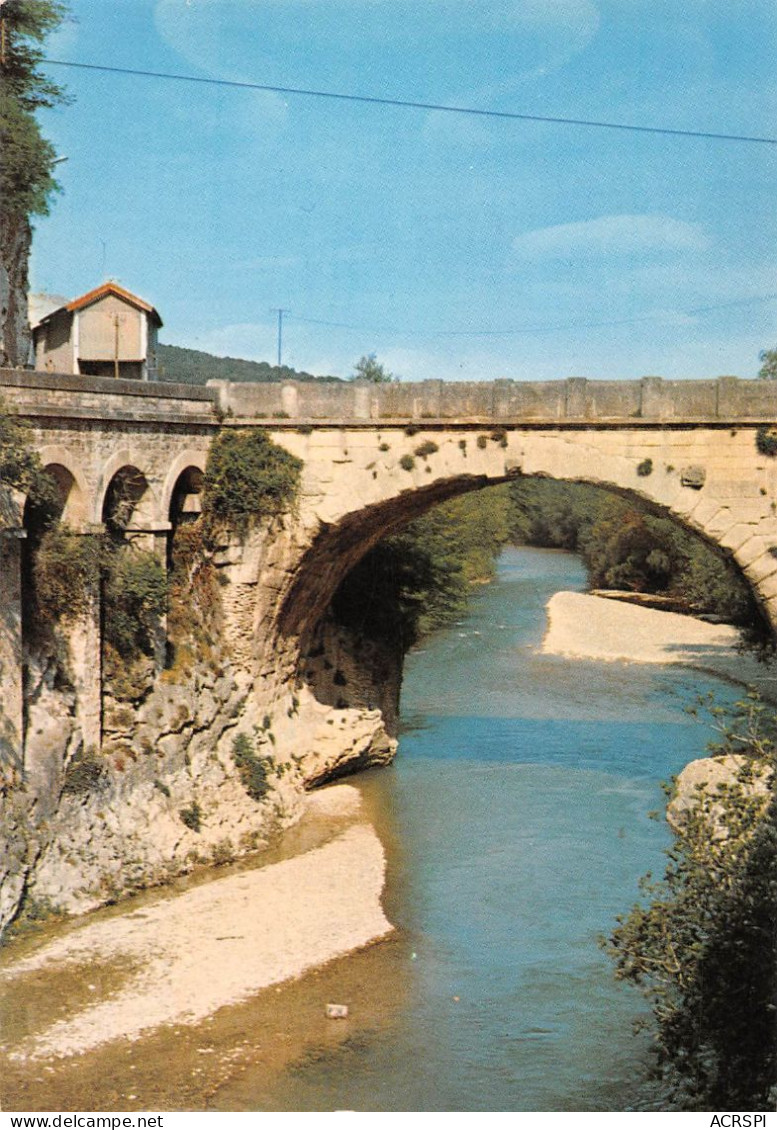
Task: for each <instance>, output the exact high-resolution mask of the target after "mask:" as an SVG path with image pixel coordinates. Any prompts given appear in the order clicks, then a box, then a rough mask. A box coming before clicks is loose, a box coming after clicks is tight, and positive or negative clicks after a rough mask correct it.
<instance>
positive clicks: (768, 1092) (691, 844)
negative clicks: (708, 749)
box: [605, 698, 777, 1111]
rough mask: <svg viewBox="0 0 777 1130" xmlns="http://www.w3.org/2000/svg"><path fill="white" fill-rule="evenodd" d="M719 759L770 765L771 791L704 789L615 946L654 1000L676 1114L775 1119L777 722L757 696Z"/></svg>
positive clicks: (745, 777)
mask: <svg viewBox="0 0 777 1130" xmlns="http://www.w3.org/2000/svg"><path fill="white" fill-rule="evenodd" d="M714 713H715V714H717V715H718V717H719V719H720V720H721V723H722V725H721V735H722V739H721V741H720V742H719V743H718V744H717V745H715V746H714V747H712V752H713V753H716V754H720V753H727V754H730V753H737V754H739V755H742V754H743V753H744V754H747V755H749V757H750V758H755V759H757V760H758V761H759V762H760V764H761V766H766V770H767V774H768V773H770V774H771V792H770V794H769V795H768V796H767V797H766V799H764V798H763V797H759V796H758V795H754V794H753V792H752V790H751V789H750V788H749V787H748V786H749V784H750V777H751V772H750V769H751V766H752V761H750V762H748V761H747V760H745V762H744V764H743V768H742V770H741V772H740V776H739V780H738V781H736V782H735V783H733V784H729V785H727V786H719V787H718V788H717V789H716V790H715V791H710V790H708V789H706V788H701V789H699V790H698V791H697V794H696V796H695V798H694V804H693V805H692V806H691V809H690V811H689V813H688V814H687V815H686V817H685V818H684V819H683V821H682V823H681V824H680V825H679V827H678V829H677V831H676V834H675V842H674V845H673V847H672V848H671V850H670V851H669V852H668V860H669V861H668V865H667V868H666V872H665V875H664V878H663V880H661V881H660V882H653V881H652V880H651V878H650V877H649V876H648V877H646V879H645V880H644V881H643V884H642V887H643V890H644V893H645V895H646V896H647V897H648V900H649V901H648V902H647V903H646V904H640V905H638V906H635V907H634V908H633V909H632V911H631V912H630V913H629V914H628V915H627V916H625V917H623V918H620V919H619V920H618V921H619V925H618V926H617V928H616V929H615V930H614V931H613V934H612V936H611V937H610V938H609V939H608V940H607V942H606V943H605V945H606V948H607V949H608V950H609V952H610V954H611V956H612V957H613V959H614V960H615V964H616V976H617V977H618V978H619V979H622V980H627V981H631V982H632V983H634V984H635V985H638V986H639V987H640V988H641V989H642V990H643V992H644V993H645V995H646V996H647V998H648V999H649V1000H650V1001H651V1004H652V1008H653V1016H654V1025H655V1051H656V1074H657V1075H658V1077H659V1078H661V1079H662V1080H663V1082H664V1083H665V1084H666V1086H667V1088H668V1090H669V1093H670V1095H671V1099H672V1102H673V1103H674V1105H675V1107H676V1108H679V1109H686V1110H754V1111H758V1110H767V1109H768V1110H771V1109H773V1104H774V1100H775V1098H777V1040H775V1035H777V786H776V785H775V775H774V769H775V751H777V724H776V722H775V717H774V714H773V712H772V711H771V710H770V709H767V708H765V707H764V706H763V705H762V704H761V703H759V702H758V701H757V699H755V698H749V699H748V700H747V701H745V702H743V703H739V704H737V707H736V708H735V710H734V712H733V714H732V715H731V716H729V717H727V716H726V715H725V712H723V711H722V710H720V709H719V708H715V710H714Z"/></svg>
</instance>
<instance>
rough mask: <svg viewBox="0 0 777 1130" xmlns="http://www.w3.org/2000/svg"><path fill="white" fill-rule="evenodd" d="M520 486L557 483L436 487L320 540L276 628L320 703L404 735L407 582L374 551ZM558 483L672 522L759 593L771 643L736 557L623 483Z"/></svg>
mask: <svg viewBox="0 0 777 1130" xmlns="http://www.w3.org/2000/svg"><path fill="white" fill-rule="evenodd" d="M516 479H523V481H532V480H534V481H536V480H538V479H542V480H548V479H550V476H545V475H532V476H525V477H524V476H520V475H515V474H505V475H503V476H499V477H494V478H490V477H487V476H460V477H457V478H453V479H446V480H442V481H437V482H435V483H432V484H430V485H429V486H424V487H421V488H419V489H417V490H413V491H404V492H402V493H400V494H399V495H398V496H396V497H394V498H391V499H388V500H386V501H384V502H381V503H377V504H375V505H373V506H370V507H367V508H365V509H363V510H360V511H358V512H354V513H352V514H348V515H346V516H345V517H344V518H343V519H342V521H340V522H338V523H335V524H332V525H331V526H328V527H326V528H324V529H323V530H322V531H321V532H320V533H319V535H318V537H317V538H316V540H315V542H314V544H313V545H312V546H311V548H310V550H309V551H308V553H307V554H306V555H305V557H304V559H303V561H302V564H301V567H300V569H299V570H298V572H297V575H296V577H295V581H294V584H293V585H292V587H291V588H290V590H289V592H288V593H287V595H286V598H285V601H284V603H283V606H282V609H281V614H280V617H279V620H278V629H279V634H280V635H281V636H283V637H285V638H286V640H289V639H294V640H295V645H296V648H297V650H298V656H299V664H298V670H299V673H300V677H301V678H302V679H303V680H304V681H305V682H306V683H307V684H308V685H309V686H310V688H311V689H312V690H313V693H314V694H315V696H316V697H317V698H318V699H319V700H320V701H322V702H324V703H326V704H327V705H331V706H334V707H337V708H346V707H352V706H358V707H368V708H376V707H377V708H380V709H381V711H382V712H383V715H384V719H385V720H386V723H387V728H388V729H389V732H396V725H397V721H398V717H397V715H398V693H399V687H400V685H401V669H402V662H403V658H404V654H405V652H406V650H407V647H408V646H410V645H411V644H412V643H413V642H414V640H413V639H409V640H408V639H403V638H402V631H401V624H400V623H399V622H398V621H397V619H396V618H393V619H392V615H391V610H390V608H389V605H390V603H391V599H392V596H393V595H395V593H396V590H397V587H398V586H401V584H402V579H401V577H397V576H395V575H391V576H389V575H388V574H389V572H391V571H392V570H393V571H394V573H396V564H397V563H396V561H394V562H392V561H391V560H389V559H387V558H386V557H385V556H383V555H380V554H379V553H376V552H375V551H376V549H379V548H380V546H381V544H382V543H383V542H384V541H385V539H388V538H391V537H392V536H393V535H395V534H397V533H400V532H401V531H402V530H403V529H404V528H405V527H406V526H408V524H409V523H411V522H413V520H414V519H416V518H419V517H420V516H422V515H424V514H425V513H427V512H428V511H430V510H432V509H433V508H435V507H436V506H438V505H440V504H441V503H444V502H447V501H449V500H451V499H455V498H460V497H462V496H463V495H465V494H469V493H471V492H475V491H481V490H487V489H488V488H491V487H494V486H498V485H499V484H500V483H508V482H510V481H511V480H516ZM552 481H553V482H559V483H566V484H567V485H568V486H569V487H570V489H574V487H575V486H589V487H596V488H597V489H598V490H599V491H601V492H602V494H603V495H609V496H611V497H618V498H620V499H622V500H624V501H625V502H628V501H630V500H632V501H634V502H635V504H638V506H639V508H640V511H641V512H642V513H646V514H649V515H651V516H655V517H657V518H663V519H667V520H669V522H670V523H671V524H672V525H673V526H674V527H676V528H677V529H678V530H681V531H683V532H684V533H686V534H687V535H690V537H691V538H692V539H693V540H695V541H698V542H699V543H701V544H703V545H704V546H706V547H707V548H708V549H711V550H712V551H713V552H714V554H715V555H716V556H717V557H718V558H719V559H720V560H721V561H722V562H725V563H726V564H727V566H728V567H729V569H731V570H733V571H734V572H735V574H736V575H738V577H739V578H741V579H742V580H743V581H744V582H745V585H746V586H747V588H748V590H749V592H750V594H752V598H753V599H752V602H751V606H750V607H749V609H748V615H749V616H751V617H752V621H753V623H752V628H753V630H752V633H751V634H752V637H753V639H755V640H758V641H760V642H761V643H763V642H766V641H767V640H771V638H773V630H772V628H771V626H770V623H769V619H768V616H767V614H766V611H765V610H764V607H763V604H762V602H761V601H760V599H759V593H758V590H757V588H756V586H755V585H754V584H753V583H752V581H751V580H750V579H749V578H748V577H747V576H746V574H745V573H744V571H743V570H742V569H741V568H740V567H739V565H738V564H737V562H736V561H735V559H734V557H733V554H731V553H730V552H728V551H726V549H725V548H723V547H721V546H720V545H718V544H716V543H715V541H714V540H713V539H711V538H710V537H705V536H704V535H703V534H702V533H701V532H700V531H699V530H698V529H695V528H693V527H692V526H691V525H690V524H689V523H686V522H684V521H683V520H682V518H681V517H680V516H679V515H678V514H677V513H673V512H672V511H671V510H670V509H669V508H668V507H666V506H662V505H660V504H659V503H658V502H656V501H655V500H653V499H650V498H648V497H646V496H645V495H644V494H642V493H641V492H637V491H632V490H628V489H627V488H624V487H621V486H618V485H616V484H611V483H602V482H599V481H594V482H588V483H586V482H585V480H578V479H575V480H561V479H553V480H552ZM365 566H366V567H367V572H369V570H370V569H371V570H372V572H371V574H370V575H369V576H366V577H365V575H364V573H365ZM359 573H361V574H362V575H361V576H360V577H359V580H358V582H357V583H356V585H354V584H352V583H351V582H352V581H353V579H354V578H355V577H356V576H357V574H359ZM611 587H623V588H626V589H628V587H629V586H628V585H623V586H620V585H617V584H615V585H612V586H611ZM368 606H370V607H368Z"/></svg>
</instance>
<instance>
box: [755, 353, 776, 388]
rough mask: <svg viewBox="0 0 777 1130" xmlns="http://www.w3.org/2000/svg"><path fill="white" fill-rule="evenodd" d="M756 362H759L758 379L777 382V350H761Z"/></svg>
mask: <svg viewBox="0 0 777 1130" xmlns="http://www.w3.org/2000/svg"><path fill="white" fill-rule="evenodd" d="M758 360H759V361H760V362H761V368H760V369H759V370H758V376H759V378H760V379H761V380H762V381H777V349H762V350H761V352H760V353H759V354H758Z"/></svg>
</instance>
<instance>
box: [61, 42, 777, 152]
mask: <svg viewBox="0 0 777 1130" xmlns="http://www.w3.org/2000/svg"><path fill="white" fill-rule="evenodd" d="M45 62H46V63H47V64H48V65H49V66H53V67H71V68H75V69H77V70H83V71H101V72H102V73H104V74H115V75H133V76H135V77H136V78H159V79H170V80H172V81H175V82H195V83H199V84H201V85H205V86H229V87H234V88H236V89H239V90H262V91H265V92H267V93H270V94H292V95H294V94H296V95H300V96H302V97H305V98H329V99H333V100H336V101H339V102H361V103H365V104H367V105H370V106H393V107H399V108H401V109H406V110H436V111H438V112H440V113H443V114H469V115H470V116H474V117H478V118H501V119H506V120H508V121H519V122H544V123H549V124H551V125H563V126H582V127H585V128H588V129H609V130H620V131H624V132H629V133H652V134H663V135H664V136H667V137H683V138H696V139H702V140H706V141H741V142H747V143H749V144H756V145H777V138H775V137H757V136H749V135H747V134H739V133H714V132H711V131H708V130H688V129H669V128H668V127H665V126H638V125H631V124H629V123H626V122H607V121H597V120H594V119H588V118H565V117H551V116H549V115H544V114H520V113H517V112H515V111H512V110H478V109H475V108H474V107H471V106H446V105H442V104H440V103H437V102H415V101H411V100H410V99H405V98H378V97H377V96H374V95H367V94H343V93H339V92H337V91H333V90H312V89H307V88H304V87H297V86H271V85H270V84H269V83H259V82H238V81H236V80H233V79H224V78H204V77H202V76H198V75H180V74H172V73H170V72H167V71H145V70H137V69H134V68H131V67H109V66H105V65H102V64H98V63H72V62H66V61H65V60H63V59H46V60H45Z"/></svg>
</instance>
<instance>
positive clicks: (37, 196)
mask: <svg viewBox="0 0 777 1130" xmlns="http://www.w3.org/2000/svg"><path fill="white" fill-rule="evenodd" d="M66 11H67V9H66V8H65V5H64V4H62V3H60V2H59V0H5V3H4V4H3V5H2V8H0V25H1V26H0V30H1V32H2V59H1V60H0V63H1V65H2V78H3V81H2V85H1V86H0V137H1V138H2V152H3V160H2V163H1V164H0V194H1V195H2V200H3V207H4V210H5V211H7V212H9V213H13V214H15V215H16V216H24V217H27V216H29V215H31V214H33V215H34V214H38V215H45V214H46V212H47V211H48V203H49V199H50V197H51V194H52V193H53V192H55V191H57V189H58V188H59V185H58V184H57V182H56V180H55V179H54V177H53V175H52V171H51V170H52V165H53V163H54V158H55V152H54V149H53V146H52V145H51V142H49V141H47V140H46V139H45V138H44V137H43V135H42V134H41V132H40V128H39V126H38V123H37V121H36V120H35V117H34V115H35V111H36V110H39V109H41V108H44V107H51V106H55V105H57V104H58V103H60V102H64V101H67V99H66V96H65V93H64V91H63V90H62V88H61V87H60V86H58V85H57V84H56V83H54V82H52V81H51V80H50V79H49V78H47V77H46V76H45V75H44V74H43V73H42V72H41V70H40V69H39V68H40V64H41V62H42V60H43V49H42V43H43V41H44V39H45V38H46V36H47V35H48V34H49V32H51V31H53V30H54V29H55V28H57V27H58V26H59V25H60V24H61V22H62V20H63V19H64V16H65V14H66Z"/></svg>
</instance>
